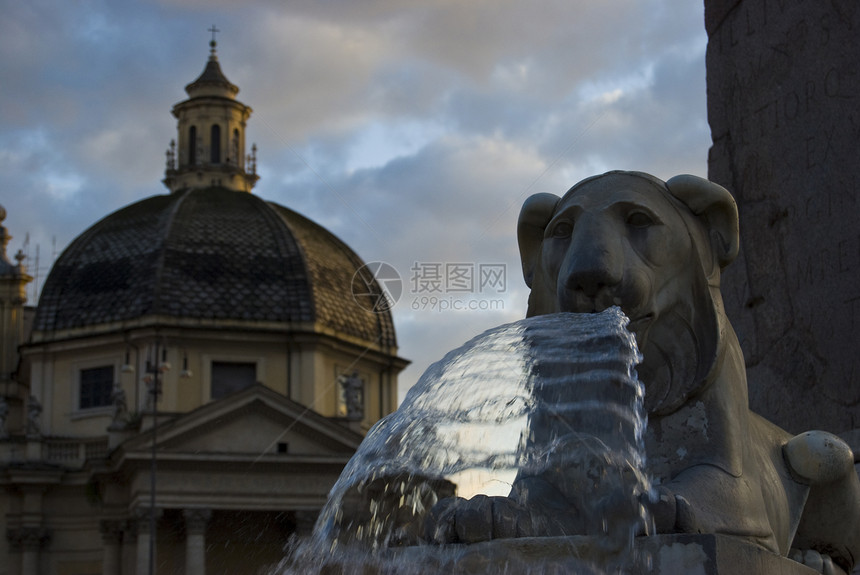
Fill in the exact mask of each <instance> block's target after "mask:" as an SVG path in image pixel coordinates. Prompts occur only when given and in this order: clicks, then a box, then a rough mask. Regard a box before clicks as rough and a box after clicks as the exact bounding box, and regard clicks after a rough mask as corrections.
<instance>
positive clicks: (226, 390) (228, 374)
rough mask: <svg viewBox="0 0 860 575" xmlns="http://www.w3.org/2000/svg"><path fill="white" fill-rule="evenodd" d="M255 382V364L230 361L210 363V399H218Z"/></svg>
mask: <svg viewBox="0 0 860 575" xmlns="http://www.w3.org/2000/svg"><path fill="white" fill-rule="evenodd" d="M256 382H257V364H256V363H240V362H232V361H213V362H212V399H219V398H221V397H224V396H225V395H230V394H231V393H235V392H237V391H240V390H242V389H245V388H246V387H251V386H252V385H254V384H255V383H256Z"/></svg>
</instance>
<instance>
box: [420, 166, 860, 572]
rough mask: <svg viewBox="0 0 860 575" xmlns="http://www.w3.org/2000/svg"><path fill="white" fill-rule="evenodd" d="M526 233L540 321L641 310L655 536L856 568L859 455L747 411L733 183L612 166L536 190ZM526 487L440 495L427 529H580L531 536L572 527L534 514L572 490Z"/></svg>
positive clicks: (533, 308)
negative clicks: (726, 542)
mask: <svg viewBox="0 0 860 575" xmlns="http://www.w3.org/2000/svg"><path fill="white" fill-rule="evenodd" d="M517 233H518V241H519V247H520V255H521V259H522V267H523V274H524V276H525V281H526V284H528V286H529V287H530V288H531V294H530V297H529V303H528V315H529V316H534V315H538V314H549V313H555V312H564V311H567V312H577V313H584V312H599V311H602V310H604V309H606V308H608V307H610V306H612V305H618V306H620V307H621V309H622V310H623V311H624V313H625V314H626V315H627V316H628V317H629V319H630V324H629V329H630V330H631V331H632V332H633V333H634V334H635V337H636V340H637V343H638V346H639V349H640V351H641V352H642V354H643V361H642V363H641V364H640V365H639V366H638V374H639V379H640V380H641V381H642V382H643V383H644V386H645V390H646V392H645V408H646V410H647V413H648V427H647V431H646V437H645V444H646V453H647V461H648V471H649V473H650V474H651V476H652V478H653V480H654V482H655V484H656V485H657V486H658V487H657V492H658V493H659V500H657V501H651V502H650V503H649V505H650V506H651V508H652V509H651V511H652V515H653V518H654V522H655V524H656V530H657V532H658V533H718V534H727V535H733V536H738V537H742V538H745V539H747V540H749V541H752V542H754V543H756V544H758V545H761V546H762V547H764V548H766V549H769V550H771V551H773V552H775V553H779V554H781V555H784V556H792V557H794V558H796V559H797V558H798V557H799V558H800V559H801V560H803V558H804V553H805V552H806V554H807V555H806V556H807V559H808V557H809V553H808V551H809V550H812V551H813V553H812V555H814V556H815V557H816V559H814V560H813V561H820V562H821V563H820V564H819V570H820V571H822V572H825V573H827V572H833V573H838V572H839V571H838V570H836V568H837V567H838V568H841V569H843V570H845V571H850V570H851V568H852V567H853V565H854V562H855V558H857V557H858V554H860V482H858V478H857V474H856V472H855V469H854V460H853V455H852V453H851V450H850V448H849V447H848V446H847V444H845V443H844V442H843V441H841V440H840V439H839V438H837V437H836V436H834V435H831V434H829V433H825V432H809V433H805V434H801V435H799V436H792V435H790V434H789V433H787V432H786V431H784V430H782V429H780V428H778V427H776V426H775V425H773V424H771V423H770V422H768V421H766V420H765V419H763V418H762V417H760V416H758V415H756V414H755V413H752V412H751V411H750V410H749V405H748V398H747V380H746V372H745V367H744V359H743V355H742V352H741V348H740V345H739V343H738V340H737V337H736V335H735V333H734V331H733V329H732V326H731V325H730V323H729V320H728V318H727V317H726V314H725V311H724V309H723V303H722V298H721V295H720V273H721V271H722V270H723V269H724V268H725V267H726V266H727V265H729V264H730V263H731V262H732V260H734V259H735V257H736V256H737V253H738V243H739V239H738V214H737V207H736V205H735V202H734V200H733V198H732V197H731V195H730V194H729V192H728V191H726V190H725V189H723V188H722V187H720V186H718V185H716V184H714V183H712V182H709V181H707V180H704V179H702V178H698V177H695V176H689V175H682V176H676V177H674V178H671V179H670V180H669V181H667V182H663V181H661V180H659V179H658V178H655V177H654V176H651V175H648V174H645V173H640V172H621V171H615V172H609V173H606V174H603V175H599V176H595V177H592V178H588V179H586V180H583V181H582V182H579V183H578V184H576V185H575V186H573V187H572V188H571V189H570V190H569V191H568V192H567V193H566V194H565V195H564V196H563V197H561V198H559V197H557V196H555V195H552V194H537V195H534V196H532V197H530V198H528V199H527V200H526V202H525V204H524V205H523V207H522V211H521V213H520V218H519V223H518V230H517ZM524 481H529V482H531V484H532V489H531V495H530V497H529V501H527V502H524V501H517V500H516V497H514V495H513V494H512V496H511V497H509V498H488V497H479V498H476V499H475V500H470V501H466V500H457V499H456V498H455V499H447V500H443V501H441V502H440V503H439V504H437V506H436V508H435V509H434V510H433V511H432V513H431V519H430V522H431V523H432V526H431V527H430V528H429V529H428V533H430V534H431V535H430V537H432V538H435V540H436V541H438V542H454V541H464V540H465V541H467V542H469V541H477V540H486V539H492V538H499V537H516V536H530V535H535V536H540V535H559V534H563V535H573V534H577V533H574V532H564V528H563V527H562V528H561V532H550V533H541V532H536V529H537V528H535V526H536V525H547V524H552V525H556V526H558V525H562V526H563V525H565V523H564V522H563V521H561V522H559V521H555V522H546V521H535V520H534V519H535V515H536V514H541V513H551V512H552V511H551V510H552V509H555V510H556V511H555V512H556V513H558V512H559V511H558V510H559V509H563V508H564V505H563V503H562V504H559V503H558V501H554V502H553V503H552V505H541V497H543V495H542V494H544V493H545V494H548V495H547V498H548V500H549V499H552V497H557V495H558V493H564V491H565V489H564V486H559V485H546V486H545V487H543V488H534V484H535V483H541V482H542V481H543V482H544V483H547V481H545V480H544V479H542V478H534V477H532V478H523V477H519V478H518V479H517V481H516V482H515V485H514V491H513V492H512V493H516V492H517V483H521V482H524ZM556 481H557V479H556ZM488 508H491V511H486V509H488ZM571 524H574V523H571ZM834 565H835V566H836V567H834Z"/></svg>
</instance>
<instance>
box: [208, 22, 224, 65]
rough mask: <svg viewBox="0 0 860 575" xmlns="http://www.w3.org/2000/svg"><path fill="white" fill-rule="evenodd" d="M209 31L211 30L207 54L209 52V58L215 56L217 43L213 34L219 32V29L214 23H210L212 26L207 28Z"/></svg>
mask: <svg viewBox="0 0 860 575" xmlns="http://www.w3.org/2000/svg"><path fill="white" fill-rule="evenodd" d="M209 31H210V32H212V40H211V41H210V42H209V54H210V58H214V57H215V46H217V45H218V43H217V42H216V41H215V34H217V33H218V32H220V31H221V30H219V29H218V28H217V27H216V26H215V24H212V27H211V28H209Z"/></svg>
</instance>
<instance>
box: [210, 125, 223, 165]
mask: <svg viewBox="0 0 860 575" xmlns="http://www.w3.org/2000/svg"><path fill="white" fill-rule="evenodd" d="M210 140H211V142H212V143H211V148H210V152H209V155H210V160H209V161H210V162H211V163H213V164H220V163H221V126H219V125H218V124H212V137H211V138H210Z"/></svg>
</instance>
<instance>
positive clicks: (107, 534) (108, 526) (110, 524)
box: [99, 519, 126, 543]
mask: <svg viewBox="0 0 860 575" xmlns="http://www.w3.org/2000/svg"><path fill="white" fill-rule="evenodd" d="M125 527H126V522H125V521H122V520H119V519H102V520H101V521H100V522H99V531H101V534H102V540H103V541H104V542H105V543H122V536H123V532H124V531H125Z"/></svg>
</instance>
